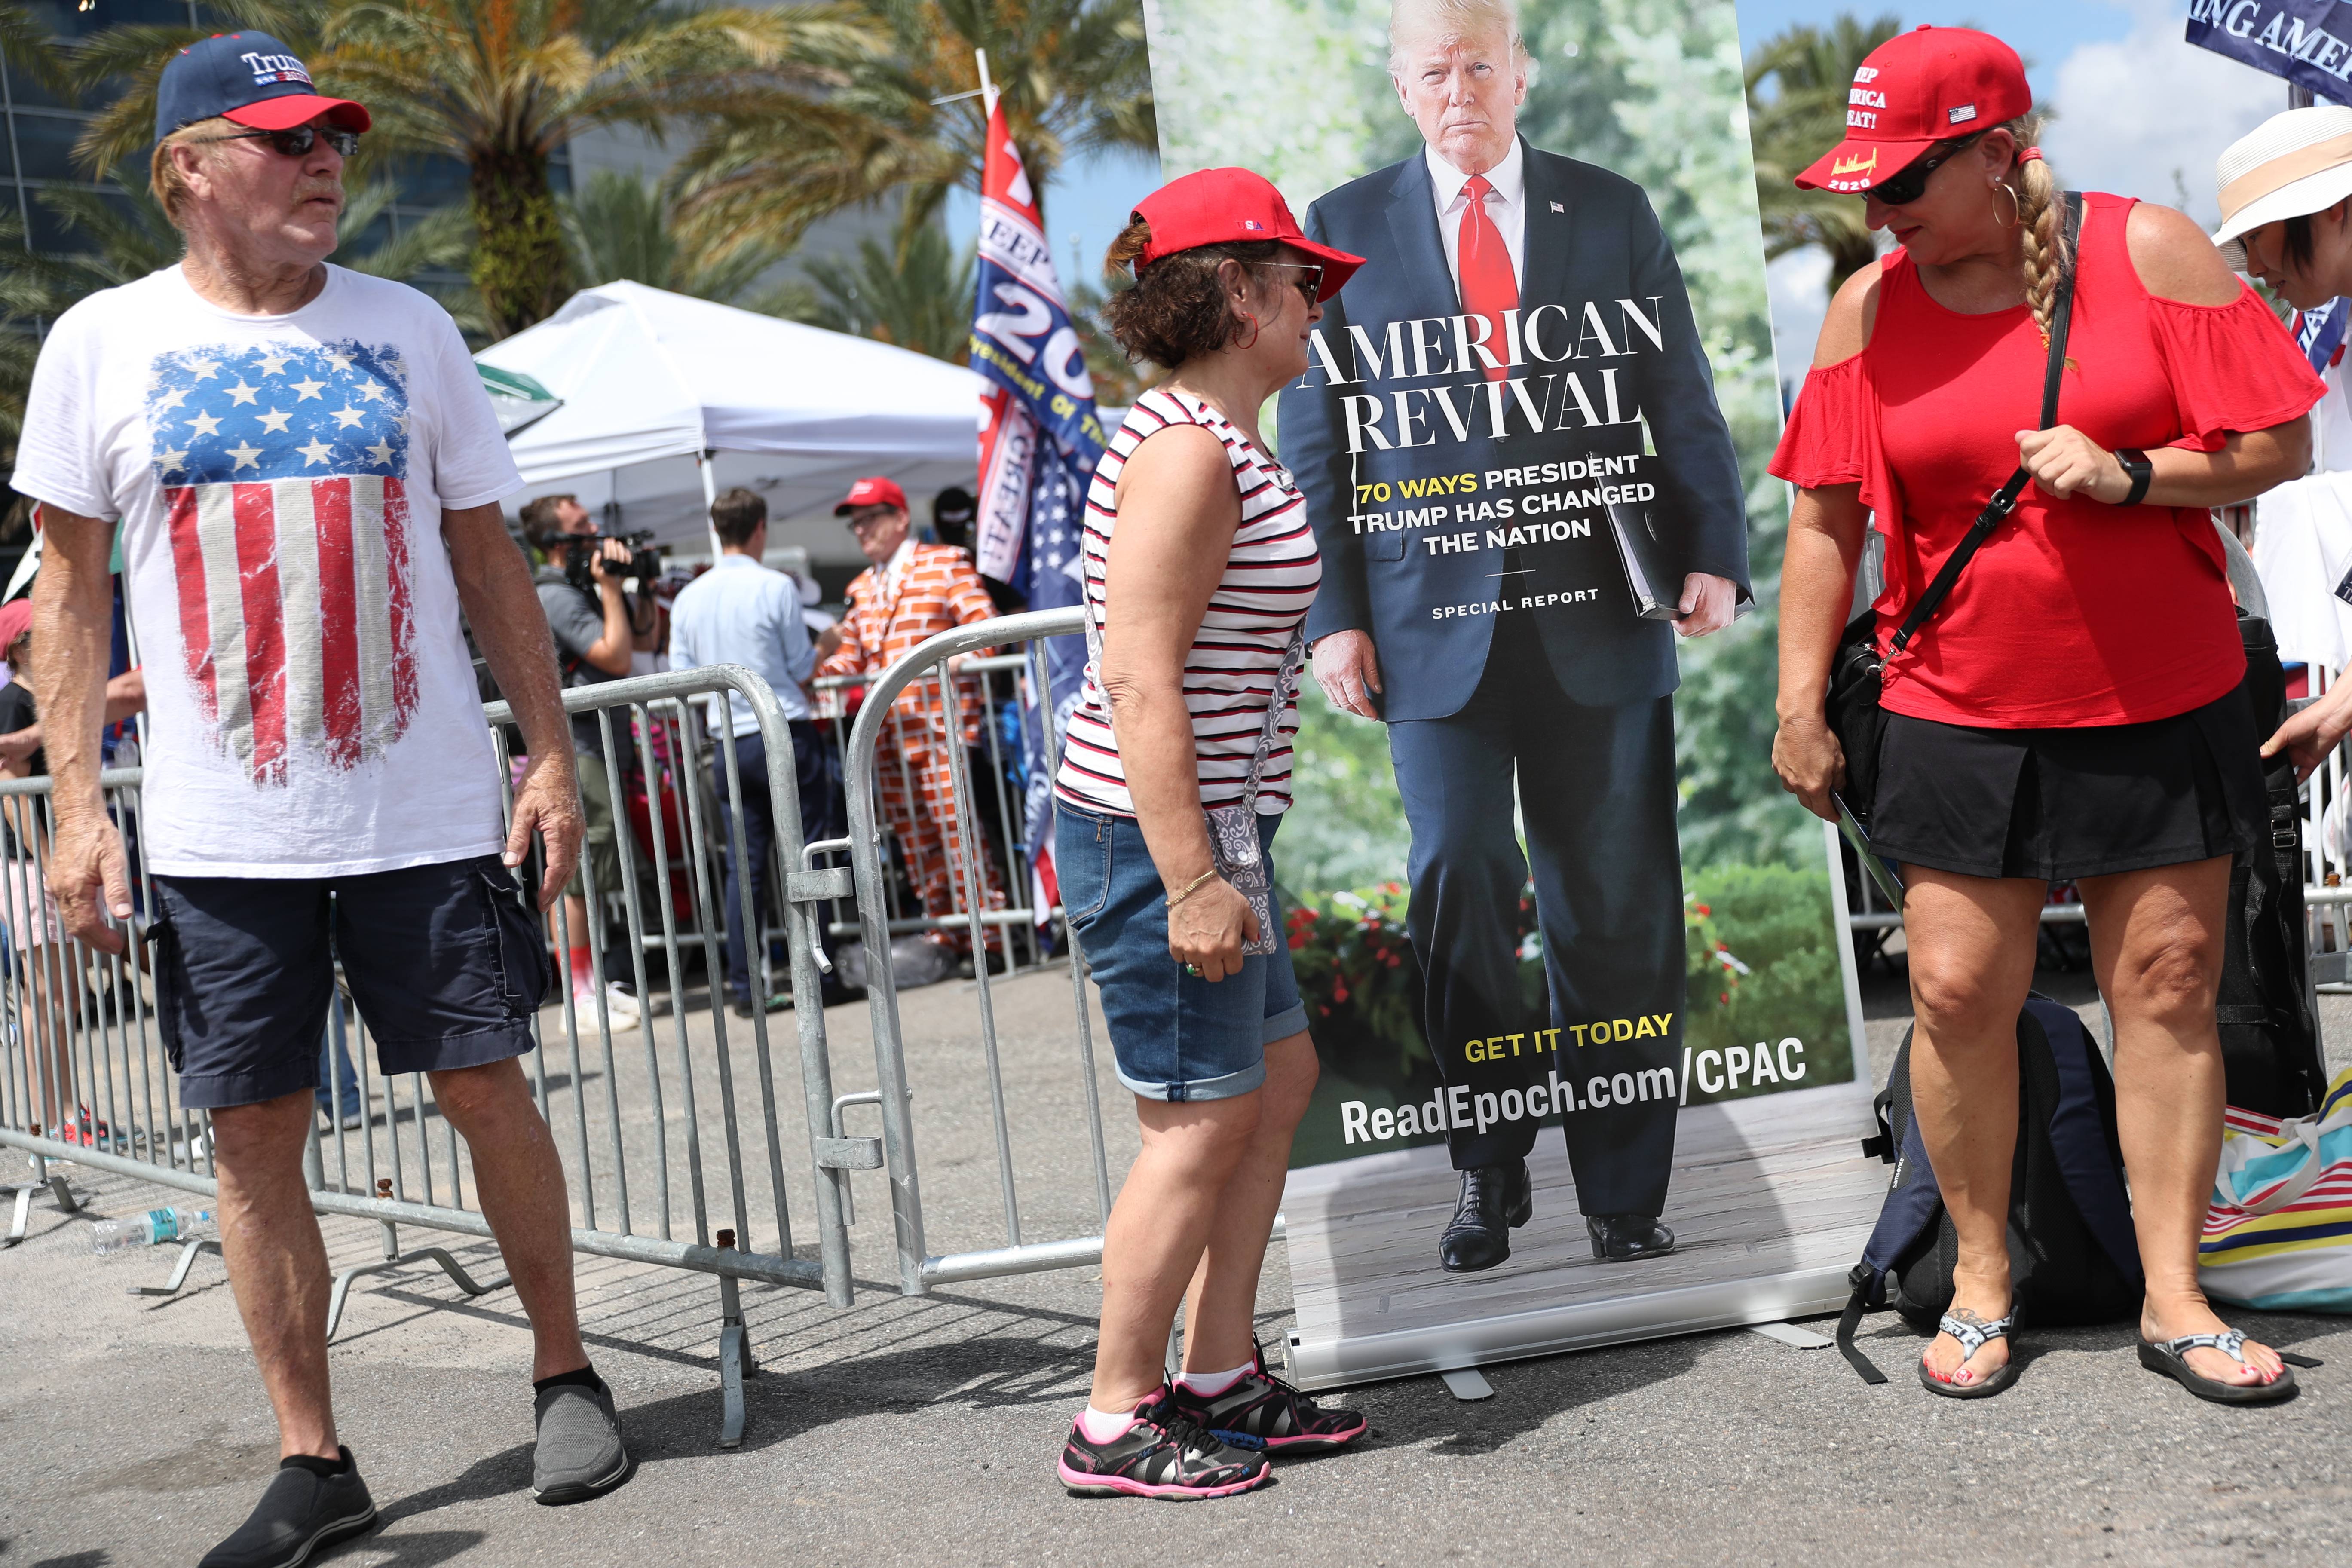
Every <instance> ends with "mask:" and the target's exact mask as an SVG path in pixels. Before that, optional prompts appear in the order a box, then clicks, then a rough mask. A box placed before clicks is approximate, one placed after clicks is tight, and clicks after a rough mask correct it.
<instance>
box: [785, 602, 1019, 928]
mask: <svg viewBox="0 0 2352 1568" xmlns="http://www.w3.org/2000/svg"><path fill="white" fill-rule="evenodd" d="M983 646H985V645H983ZM1028 666H1029V659H1028V656H1027V655H1026V654H1018V653H1015V654H1003V655H999V656H996V657H992V658H967V659H965V660H964V661H963V662H962V664H961V665H960V666H959V667H958V668H957V671H956V680H957V683H958V684H959V686H960V688H961V690H962V691H963V693H964V694H965V698H966V701H965V703H964V708H965V710H967V711H969V713H970V714H971V716H972V717H973V718H975V719H976V720H977V721H978V723H979V727H980V744H979V745H978V746H977V747H975V748H972V751H971V755H970V756H969V757H967V758H966V759H965V769H966V773H967V774H968V777H969V779H970V783H971V791H970V793H971V795H972V796H973V797H974V798H973V799H972V800H971V804H970V807H969V810H968V811H967V813H966V815H967V816H968V817H969V818H970V820H971V822H972V823H974V824H976V825H977V826H978V827H979V830H980V833H981V835H982V837H983V838H984V839H985V840H986V841H987V843H988V845H989V847H990V849H991V852H992V854H993V855H994V856H995V857H997V858H999V859H1001V861H1002V863H1003V867H1004V868H1005V871H1006V876H1007V887H1006V889H1005V891H1006V895H1007V897H1006V900H1005V902H1006V904H1007V905H1008V906H1009V907H1007V908H1004V909H1000V910H986V909H984V912H983V913H982V921H984V922H985V923H986V924H987V925H988V926H990V927H991V928H992V934H993V936H994V937H995V939H996V940H997V941H999V942H1002V944H1003V947H1002V949H1001V952H1002V954H1003V959H1004V961H1005V963H1006V964H1007V966H1008V967H1009V968H1010V969H1012V970H1014V971H1021V970H1027V969H1034V968H1036V967H1038V966H1040V965H1041V964H1043V963H1045V962H1047V960H1048V958H1049V956H1050V954H1049V952H1048V951H1047V946H1046V943H1045V941H1044V940H1043V939H1042V937H1041V936H1040V934H1039V933H1040V931H1042V930H1043V929H1045V927H1047V926H1048V925H1050V923H1051V914H1052V911H1050V910H1048V911H1045V912H1044V916H1043V918H1041V915H1040V911H1038V910H1034V909H1024V908H1021V907H1019V906H1020V905H1021V904H1022V903H1023V901H1024V900H1021V899H1020V898H1019V897H1018V896H1016V895H1017V893H1018V890H1019V889H1021V888H1023V887H1025V886H1026V884H1027V878H1026V876H1025V874H1024V873H1023V872H1022V871H1021V868H1022V867H1024V866H1025V865H1026V864H1027V862H1028V833H1027V830H1026V820H1025V819H1026V816H1027V813H1026V812H1025V811H1024V809H1023V808H1022V801H1021V798H1020V795H1019V791H1018V789H1017V787H1016V785H1017V777H1018V773H1019V770H1020V769H1021V768H1022V766H1024V763H1025V757H1026V744H1025V742H1027V740H1028V726H1029V723H1030V718H1029V715H1028V713H1027V711H1026V710H1024V707H1023V706H1022V704H1021V702H1020V701H1019V700H1018V697H1019V686H1020V682H1021V681H1022V679H1023V678H1024V676H1025V675H1026V674H1027V672H1028ZM930 679H932V681H933V682H936V681H937V679H939V678H938V677H937V676H936V675H933V676H932V677H931V678H930ZM876 682H877V677H876V676H873V675H829V676H824V677H822V678H820V679H817V680H814V681H812V682H811V683H810V685H811V689H812V690H813V691H814V694H815V699H816V700H815V708H814V711H815V713H816V716H817V717H818V718H820V719H825V720H830V721H831V722H830V723H829V724H827V725H826V726H825V729H824V744H825V745H826V746H827V747H828V748H829V750H830V752H831V753H832V755H831V763H832V776H833V777H835V778H838V779H844V780H845V779H846V778H847V776H848V772H849V769H848V751H849V744H850V742H849V731H850V723H851V721H852V719H853V718H854V717H855V716H856V715H857V714H859V713H862V712H863V711H864V710H865V706H871V705H872V703H873V701H874V700H875V698H874V692H873V688H875V686H876ZM861 693H863V701H864V706H861V705H860V702H859V700H858V699H859V696H860V694H861ZM885 706H886V707H887V704H885ZM904 722H908V721H907V720H906V719H905V718H904V717H903V716H901V717H900V718H899V719H898V720H896V721H894V722H893V727H895V726H896V725H897V724H898V723H904ZM890 756H891V761H890V762H889V763H877V766H876V767H874V768H873V769H872V770H870V771H869V773H867V775H866V776H867V784H866V795H868V796H869V799H868V805H877V804H878V799H879V795H880V792H881V790H882V788H883V785H884V784H885V783H886V782H890V783H895V784H897V785H898V787H899V788H900V789H901V790H903V791H905V792H906V794H907V795H908V797H909V798H916V797H918V795H919V789H918V784H917V781H916V780H915V779H914V778H913V777H911V776H910V773H909V770H908V764H907V760H906V752H905V751H904V750H903V749H901V748H898V747H896V746H894V747H892V748H890ZM894 774H895V776H893V775H894ZM983 786H984V787H983ZM900 871H901V874H899V875H891V876H886V877H884V878H883V880H882V889H883V899H884V907H885V909H886V910H887V917H888V930H889V932H890V934H891V935H892V936H905V935H908V934H912V933H917V932H939V931H950V932H951V931H961V930H962V929H964V928H965V927H966V926H968V925H969V924H970V923H971V911H970V910H968V909H966V908H965V904H964V886H963V881H962V879H961V877H958V878H957V879H955V882H954V891H955V904H954V907H953V908H951V909H949V910H927V909H925V908H924V907H923V905H922V902H921V900H920V898H919V894H917V895H916V896H911V897H910V896H909V893H908V889H907V887H906V886H904V885H903V884H905V883H907V882H908V881H910V880H911V878H910V876H909V875H908V874H907V872H906V868H903V867H902V868H900ZM826 934H827V935H828V936H833V937H856V936H859V935H860V934H861V928H860V927H859V925H858V924H857V922H856V921H835V922H833V923H832V924H830V925H829V926H828V927H827V930H826ZM868 951H869V952H870V951H874V950H871V949H869V950H868Z"/></svg>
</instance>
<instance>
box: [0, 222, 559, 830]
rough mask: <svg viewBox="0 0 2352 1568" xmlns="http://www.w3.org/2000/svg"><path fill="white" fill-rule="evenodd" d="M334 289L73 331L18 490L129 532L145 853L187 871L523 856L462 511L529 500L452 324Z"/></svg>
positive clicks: (175, 274)
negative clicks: (507, 849) (507, 821)
mask: <svg viewBox="0 0 2352 1568" xmlns="http://www.w3.org/2000/svg"><path fill="white" fill-rule="evenodd" d="M327 271H328V279H327V282H326V285H325V287H324V288H323V289H321V290H320V294H319V296H318V297H317V298H316V299H315V300H312V301H311V302H310V304H308V305H306V306H304V307H303V308H302V309H300V310H297V311H294V312H292V313H290V314H288V315H283V316H240V315H237V314H236V313H234V312H231V311H226V310H220V309H218V308H216V307H215V306H213V305H210V304H208V303H207V302H205V300H203V299H202V297H200V296H199V295H197V294H196V293H195V291H194V289H191V288H190V287H189V286H188V284H187V281H186V279H185V278H184V276H183V275H182V274H181V272H180V270H179V268H170V269H167V270H166V271H163V272H159V273H156V274H154V275H152V277H149V278H145V279H141V280H140V281H138V282H136V283H131V284H128V285H126V286H124V287H122V288H120V289H110V290H108V291H106V292H105V293H102V294H99V295H95V296H92V297H91V298H90V299H89V300H85V301H83V302H82V303H81V304H79V305H77V306H76V307H75V308H74V309H73V310H70V311H68V312H67V313H66V315H65V316H63V317H61V318H60V319H59V320H58V323H57V325H56V326H55V327H54V328H53V329H52V330H51V332H50V335H49V339H48V341H47V342H46V343H45V344H44V345H43V348H42V353H41V359H40V363H39V366H38V368H37V371H36V373H35V377H34V384H33V390H32V395H31V397H30V399H29V400H28V404H27V408H26V420H25V436H24V438H23V440H22V442H21V443H20V448H19V465H18V468H17V474H16V484H17V488H18V489H19V490H20V491H22V492H23V493H25V494H27V495H30V496H32V497H34V498H35V499H36V500H39V501H41V502H43V503H44V504H45V506H47V507H50V508H56V509H60V510H65V511H68V512H74V513H79V514H80V515H82V516H85V517H92V518H98V519H109V518H120V519H121V531H122V533H121V542H122V559H123V572H124V576H125V579H126V582H127V588H128V599H129V603H130V607H131V624H132V627H133V630H134V632H135V634H136V636H137V639H138V647H139V652H140V656H141V663H142V667H143V668H144V669H145V671H146V676H147V689H148V701H149V710H150V723H149V734H148V742H147V750H146V754H145V764H146V768H147V775H146V781H145V785H144V789H143V792H142V794H143V801H142V850H143V852H144V853H145V855H146V856H147V858H148V860H149V864H150V865H151V866H152V868H153V869H155V870H157V871H160V872H163V873H164V874H166V875H180V876H191V875H215V876H325V875H341V874H351V873H358V872H365V871H373V870H390V869H394V868H400V867H404V866H412V865H422V864H428V863H432V862H435V861H441V860H452V859H458V858H465V857H467V856H470V855H478V854H484V853H488V852H489V851H490V850H493V849H495V848H497V847H498V846H499V842H500V841H501V839H502V837H503V835H502V833H501V832H500V830H499V779H498V775H497V770H496V765H495V763H494V761H493V757H492V752H491V749H490V746H489V741H488V731H487V730H486V729H485V727H484V725H483V723H482V714H481V706H480V702H479V700H478V695H477V691H476V687H475V682H474V678H473V668H472V660H471V657H470V655H469V654H468V653H467V649H466V646H465V639H464V636H463V633H462V630H461V628H460V625H459V619H458V610H457V590H456V583H455V580H454V578H453V577H452V575H451V572H450V565H449V558H448V555H447V552H446V548H445V547H444V545H443V542H442V540H441V518H442V513H443V511H444V510H457V509H460V508H466V507H473V506H480V505H483V504H485V503H487V502H489V501H493V500H501V499H503V498H505V497H507V496H509V495H511V494H514V493H515V492H517V491H518V490H520V489H521V480H520V476H519V475H518V474H517V472H516V470H515V467H514V463H513V460H512V458H510V457H509V455H508V453H507V450H506V445H505V441H504V438H503V437H502V436H501V435H500V434H499V428H498V423H497V419H496V417H495V416H494V415H493V414H492V413H491V410H490V407H489V404H488V398H487V396H486V395H485V394H484V393H483V391H482V388H481V384H480V381H479V378H478V375H477V374H476V372H475V369H474V365H473V362H472V361H471V359H470V358H469V357H468V356H467V353H466V350H465V344H464V341H463V340H462V339H461V338H460V337H459V336H458V334H457V329H456V327H455V325H454V324H453V323H452V322H451V321H450V320H449V317H448V314H447V312H446V311H445V310H442V309H441V307H440V306H439V305H438V304H436V302H434V301H433V300H430V299H428V298H426V297H425V295H423V294H420V293H418V292H417V291H416V290H415V289H409V288H407V287H405V286H404V285H401V284H396V283H390V282H386V281H383V280H382V279H373V278H367V277H364V276H362V275H360V274H356V273H351V272H346V271H343V270H342V269H341V268H328V269H327ZM534 608H535V606H534Z"/></svg>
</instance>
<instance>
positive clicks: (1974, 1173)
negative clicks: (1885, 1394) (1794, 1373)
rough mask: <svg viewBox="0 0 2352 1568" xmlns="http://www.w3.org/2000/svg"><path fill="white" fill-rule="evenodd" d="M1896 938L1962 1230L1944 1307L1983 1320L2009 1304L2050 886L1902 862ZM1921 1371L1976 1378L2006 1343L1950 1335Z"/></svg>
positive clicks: (1920, 1085) (1923, 1094)
mask: <svg viewBox="0 0 2352 1568" xmlns="http://www.w3.org/2000/svg"><path fill="white" fill-rule="evenodd" d="M1903 879H1904V883H1905V887H1906V891H1905V894H1904V900H1903V939H1904V943H1905V946H1906V949H1907V950H1908V952H1909V957H1910V969H1911V1006H1912V1011H1913V1012H1914V1014H1915V1015H1916V1017H1917V1023H1916V1026H1914V1029H1913V1032H1912V1036H1911V1098H1912V1104H1913V1106H1914V1107H1915V1108H1916V1112H1917V1115H1918V1119H1919V1135H1920V1138H1921V1141H1922V1142H1925V1143H1926V1145H1927V1163H1929V1164H1930V1165H1932V1166H1933V1167H1934V1168H1935V1172H1936V1184H1937V1187H1938V1188H1939V1189H1940V1190H1941V1191H1942V1193H1943V1197H1944V1208H1945V1211H1946V1212H1947V1213H1948V1214H1949V1215H1951V1216H1952V1228H1953V1230H1954V1231H1955V1232H1956V1233H1957V1234H1958V1239H1959V1257H1958V1262H1957V1263H1956V1264H1955V1265H1954V1267H1953V1269H1952V1309H1951V1310H1952V1316H1953V1317H1955V1318H1958V1319H1959V1320H1961V1321H1963V1322H1966V1321H1970V1320H1971V1319H1974V1320H1977V1321H1987V1322H1990V1321H1993V1320H1995V1319H1998V1318H2002V1317H2006V1316H2007V1315H2008V1313H2009V1310H2010V1305H2011V1301H2010V1279H2009V1177H2010V1168H2011V1163H2012V1162H2013V1161H2014V1160H2015V1158H2016V1152H2017V1014H2018V1010H2019V1009H2020V1008H2021V1007H2022V1006H2024V1005H2025V997H2026V994H2027V993H2028V992H2029V991H2031V990H2032V988H2033V950H2034V944H2035V942H2036V940H2037V938H2038V937H2039V934H2040V922H2041V919H2042V901H2043V900H2044V899H2045V898H2046V897H2047V896H2048V891H2049V889H2048V887H2047V885H2046V884H2044V883H2042V882H2039V881H2033V880H2028V879H2021V878H1992V877H1962V876H1958V875H1956V874H1954V873H1952V872H1949V871H1936V870H1930V869H1928V868H1926V867H1924V866H1909V865H1906V866H1905V867H1904V868H1903ZM1924 1359H1925V1360H1926V1363H1927V1370H1928V1371H1929V1372H1931V1373H1935V1374H1936V1375H1937V1376H1938V1377H1940V1378H1943V1379H1946V1380H1948V1381H1949V1382H1952V1383H1957V1384H1969V1383H1976V1382H1981V1381H1982V1380H1984V1379H1985V1378H1988V1377H1990V1376H1991V1375H1992V1374H1993V1373H1995V1372H1997V1371H1999V1370H2000V1368H2001V1367H2002V1366H2004V1365H2006V1364H2008V1362H2009V1342H2008V1341H2007V1340H1993V1341H1990V1342H1988V1343H1987V1344H1986V1345H1985V1346H1984V1347H1983V1348H1982V1349H1981V1350H1979V1351H1978V1352H1976V1354H1974V1355H1973V1356H1965V1355H1963V1354H1962V1352H1961V1350H1960V1343H1959V1342H1958V1340H1955V1339H1954V1338H1952V1336H1951V1335H1949V1334H1937V1336H1936V1342H1935V1343H1934V1344H1932V1345H1930V1346H1928V1347H1927V1356H1926V1357H1925V1358H1924Z"/></svg>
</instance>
